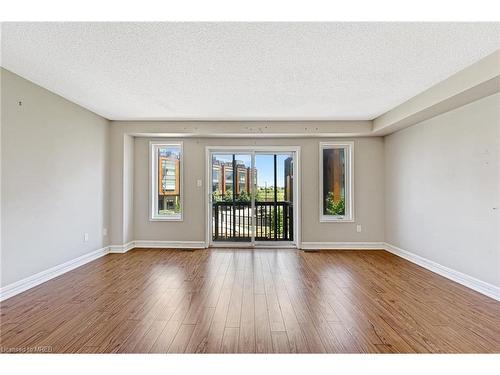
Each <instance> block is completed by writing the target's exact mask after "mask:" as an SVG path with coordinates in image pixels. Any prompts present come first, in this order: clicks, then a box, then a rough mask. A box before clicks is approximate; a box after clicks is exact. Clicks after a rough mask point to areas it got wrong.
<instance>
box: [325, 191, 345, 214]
mask: <svg viewBox="0 0 500 375" xmlns="http://www.w3.org/2000/svg"><path fill="white" fill-rule="evenodd" d="M325 203H326V204H325V214H326V215H345V203H344V199H340V200H337V201H335V200H334V197H333V193H332V192H331V191H329V192H328V194H327V196H326V200H325Z"/></svg>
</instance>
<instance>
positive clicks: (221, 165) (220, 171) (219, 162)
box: [212, 155, 233, 202]
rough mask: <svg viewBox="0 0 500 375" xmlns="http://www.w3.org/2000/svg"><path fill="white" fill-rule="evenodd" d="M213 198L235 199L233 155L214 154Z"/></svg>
mask: <svg viewBox="0 0 500 375" xmlns="http://www.w3.org/2000/svg"><path fill="white" fill-rule="evenodd" d="M212 200H213V201H214V202H223V201H227V202H232V200H233V156H232V155H212Z"/></svg>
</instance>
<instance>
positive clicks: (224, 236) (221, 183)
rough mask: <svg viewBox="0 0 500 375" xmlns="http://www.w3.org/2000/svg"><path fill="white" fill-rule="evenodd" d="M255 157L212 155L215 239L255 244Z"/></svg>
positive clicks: (213, 226) (226, 154)
mask: <svg viewBox="0 0 500 375" xmlns="http://www.w3.org/2000/svg"><path fill="white" fill-rule="evenodd" d="M252 158H253V157H252V154H228V153H213V154H212V167H211V169H212V172H211V174H212V197H211V199H212V240H213V241H240V242H251V241H252V201H251V194H252V193H251V192H252V167H251V166H252Z"/></svg>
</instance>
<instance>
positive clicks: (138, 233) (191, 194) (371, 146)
mask: <svg viewBox="0 0 500 375" xmlns="http://www.w3.org/2000/svg"><path fill="white" fill-rule="evenodd" d="M150 140H151V139H147V138H136V140H135V157H134V160H135V166H134V199H133V200H134V203H135V207H134V228H135V233H134V237H135V239H136V240H163V241H204V240H205V212H206V211H205V210H206V209H205V202H206V200H205V195H206V194H205V191H206V188H205V185H204V186H203V187H197V186H196V180H197V179H201V180H202V181H205V147H206V146H207V145H211V146H229V145H293V146H301V162H300V166H301V194H302V196H301V197H302V216H301V221H302V238H301V240H302V241H312V242H316V241H326V242H350V241H376V242H379V241H383V240H384V222H383V217H384V214H383V210H384V201H383V197H384V193H383V191H384V186H383V185H384V161H383V154H384V151H383V147H384V145H383V139H382V138H379V137H371V138H356V139H354V142H355V145H354V153H355V155H354V162H355V169H354V173H355V176H354V189H355V215H356V223H320V222H319V174H318V167H319V159H318V157H319V142H320V140H321V141H328V140H329V139H327V138H322V139H319V138H308V139H303V138H302V139H228V138H220V139H217V138H184V139H182V141H183V142H184V194H185V195H184V221H183V222H152V221H149V212H148V209H149V203H148V199H149V193H148V189H149V182H148V181H149V167H148V165H149V164H148V163H149V148H148V146H149V141H150ZM177 140H181V139H177ZM330 140H331V139H330ZM169 141H173V139H169ZM356 224H362V225H363V231H362V232H361V233H357V232H356Z"/></svg>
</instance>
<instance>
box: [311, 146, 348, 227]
mask: <svg viewBox="0 0 500 375" xmlns="http://www.w3.org/2000/svg"><path fill="white" fill-rule="evenodd" d="M339 148H342V149H344V150H345V151H344V153H345V186H344V191H345V215H324V214H323V150H327V149H339ZM319 221H320V222H321V223H329V222H337V223H352V222H354V142H352V141H332V142H320V144H319Z"/></svg>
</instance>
